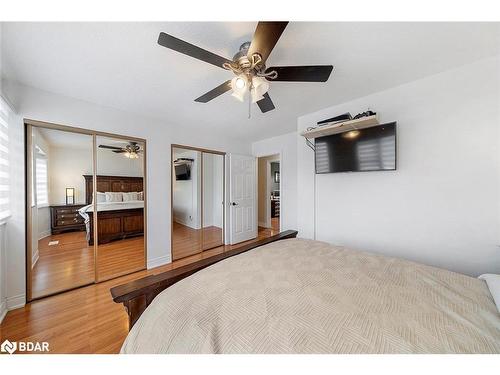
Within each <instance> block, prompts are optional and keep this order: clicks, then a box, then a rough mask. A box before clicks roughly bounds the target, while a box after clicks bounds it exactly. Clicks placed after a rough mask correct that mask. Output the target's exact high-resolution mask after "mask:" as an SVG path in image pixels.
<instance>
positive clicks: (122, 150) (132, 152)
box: [99, 142, 143, 159]
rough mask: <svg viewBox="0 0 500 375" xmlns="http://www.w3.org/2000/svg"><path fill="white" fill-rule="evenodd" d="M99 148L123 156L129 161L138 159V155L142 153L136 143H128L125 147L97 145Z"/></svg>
mask: <svg viewBox="0 0 500 375" xmlns="http://www.w3.org/2000/svg"><path fill="white" fill-rule="evenodd" d="M99 148H105V149H108V150H111V151H113V152H115V153H117V154H124V156H125V157H126V158H129V159H138V158H139V154H140V153H142V152H143V150H142V149H141V147H140V146H139V145H138V144H137V142H130V143H129V144H128V145H126V146H125V147H117V146H107V145H99Z"/></svg>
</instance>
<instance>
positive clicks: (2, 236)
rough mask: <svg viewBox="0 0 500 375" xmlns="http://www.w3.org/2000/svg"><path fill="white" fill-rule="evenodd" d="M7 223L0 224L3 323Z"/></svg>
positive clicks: (0, 312) (0, 311) (0, 309)
mask: <svg viewBox="0 0 500 375" xmlns="http://www.w3.org/2000/svg"><path fill="white" fill-rule="evenodd" d="M6 228H7V224H6V223H2V224H0V323H2V320H3V318H4V317H5V314H7V289H6V284H5V281H6V271H7V270H6V266H5V261H6V256H7V254H6V247H7V241H6V240H7V238H6V237H7V236H6Z"/></svg>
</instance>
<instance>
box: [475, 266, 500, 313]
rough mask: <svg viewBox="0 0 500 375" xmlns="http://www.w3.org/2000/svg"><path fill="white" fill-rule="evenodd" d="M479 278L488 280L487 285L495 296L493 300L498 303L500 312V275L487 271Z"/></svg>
mask: <svg viewBox="0 0 500 375" xmlns="http://www.w3.org/2000/svg"><path fill="white" fill-rule="evenodd" d="M478 278H479V279H481V280H484V281H486V285H488V289H489V290H490V293H491V296H492V297H493V300H494V301H495V304H496V305H497V309H498V312H499V313H500V275H495V274H493V273H485V274H484V275H481V276H479V277H478Z"/></svg>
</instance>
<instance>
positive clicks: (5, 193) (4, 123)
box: [0, 97, 11, 220]
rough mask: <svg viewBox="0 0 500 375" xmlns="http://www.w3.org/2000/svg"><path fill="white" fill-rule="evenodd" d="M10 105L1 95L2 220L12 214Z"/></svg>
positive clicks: (0, 200)
mask: <svg viewBox="0 0 500 375" xmlns="http://www.w3.org/2000/svg"><path fill="white" fill-rule="evenodd" d="M10 113H11V111H10V107H9V106H8V104H7V103H6V102H5V101H4V100H3V99H2V97H0V220H4V219H5V218H7V217H9V216H10V173H9V116H10Z"/></svg>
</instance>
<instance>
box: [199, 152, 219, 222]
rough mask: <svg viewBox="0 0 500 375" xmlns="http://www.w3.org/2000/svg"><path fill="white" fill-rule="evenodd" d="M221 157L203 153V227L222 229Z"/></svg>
mask: <svg viewBox="0 0 500 375" xmlns="http://www.w3.org/2000/svg"><path fill="white" fill-rule="evenodd" d="M223 167H224V157H223V156H222V155H217V154H210V153H203V189H202V190H203V192H202V194H203V226H204V227H209V226H215V227H219V228H222V211H223V206H222V201H223V200H224V195H223V192H224V190H223V181H224V175H223Z"/></svg>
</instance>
